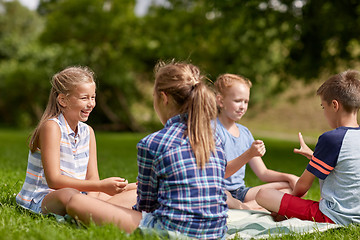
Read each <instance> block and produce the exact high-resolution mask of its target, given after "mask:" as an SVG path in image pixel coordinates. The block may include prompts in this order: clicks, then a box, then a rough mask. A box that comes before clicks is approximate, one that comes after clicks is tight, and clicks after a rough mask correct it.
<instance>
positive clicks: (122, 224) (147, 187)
mask: <svg viewBox="0 0 360 240" xmlns="http://www.w3.org/2000/svg"><path fill="white" fill-rule="evenodd" d="M153 96H154V102H153V104H154V109H155V111H156V113H157V115H158V117H159V119H160V121H161V122H162V123H163V124H164V128H163V129H161V130H160V131H158V132H155V133H152V134H150V135H148V136H147V137H145V138H144V139H142V140H141V141H140V142H139V143H138V145H137V148H138V157H137V161H138V167H139V171H138V188H137V194H138V196H137V203H136V204H135V206H134V207H133V210H130V209H126V208H123V207H119V206H114V205H111V204H108V203H106V202H102V206H101V207H99V208H96V209H94V208H79V206H81V204H79V203H81V202H85V201H92V202H93V203H94V204H98V202H99V200H97V199H95V198H91V199H90V198H89V197H87V196H85V195H81V194H78V195H76V196H74V197H72V199H71V201H70V203H69V208H68V212H69V214H70V215H72V216H73V217H76V218H78V219H80V220H82V221H83V222H85V223H88V222H89V221H90V219H92V220H93V221H94V222H95V223H97V224H103V223H114V224H116V225H117V226H118V227H119V228H120V229H123V230H125V231H127V232H133V231H134V230H135V229H136V228H140V229H141V230H142V231H145V232H146V231H148V230H153V229H155V231H156V230H158V233H165V234H166V235H167V236H169V235H170V236H172V235H175V236H177V237H179V236H182V235H185V236H187V237H191V238H200V239H221V238H223V237H224V235H225V232H226V217H227V214H226V211H227V205H226V194H225V185H224V174H225V167H226V160H225V155H224V151H223V150H222V148H221V145H220V142H219V141H218V140H216V139H215V138H214V133H213V127H212V121H213V120H215V119H216V115H217V108H216V100H215V94H214V93H213V92H212V91H211V90H210V89H209V88H208V86H207V85H206V83H205V82H204V77H203V76H202V75H201V74H200V71H199V69H198V68H197V67H196V66H194V65H192V64H186V63H178V62H171V63H168V64H165V63H163V62H161V63H158V64H157V65H156V67H155V86H154V93H153ZM88 203H89V204H88V205H91V203H90V202H88ZM98 206H99V205H98Z"/></svg>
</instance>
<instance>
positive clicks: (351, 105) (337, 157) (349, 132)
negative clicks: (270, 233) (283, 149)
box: [256, 70, 360, 226]
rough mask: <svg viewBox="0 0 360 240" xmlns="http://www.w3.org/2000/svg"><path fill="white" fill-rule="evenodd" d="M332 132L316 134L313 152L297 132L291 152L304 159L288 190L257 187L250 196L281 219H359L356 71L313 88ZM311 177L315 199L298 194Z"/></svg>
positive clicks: (359, 81)
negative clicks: (316, 182)
mask: <svg viewBox="0 0 360 240" xmlns="http://www.w3.org/2000/svg"><path fill="white" fill-rule="evenodd" d="M317 95H319V96H320V98H321V106H322V108H323V110H324V115H325V118H326V119H327V121H328V124H329V125H330V127H331V128H334V129H333V130H332V131H329V132H325V133H324V134H322V135H321V136H320V137H319V139H318V142H317V144H316V147H315V151H314V152H313V151H312V150H311V149H310V148H309V147H308V146H307V145H306V144H305V142H304V140H303V138H302V136H301V134H299V139H300V146H301V148H300V149H295V150H294V152H295V153H299V154H302V155H304V156H306V157H307V158H309V159H310V162H309V164H308V165H307V167H306V169H305V170H304V172H303V174H302V175H301V177H300V179H299V180H298V181H297V183H296V185H295V188H294V190H293V191H292V192H291V193H290V194H286V193H283V192H280V191H278V190H276V189H261V190H260V191H259V192H258V194H257V196H256V201H257V202H258V203H259V204H260V205H261V206H263V207H264V208H266V209H268V210H269V211H272V212H274V213H277V214H279V215H281V216H285V217H287V218H291V217H296V218H299V219H303V220H311V221H316V222H328V223H337V224H341V225H345V226H346V225H349V224H351V223H360V205H359V202H360V142H359V139H360V128H359V124H358V122H357V114H358V110H359V108H360V73H359V72H358V71H354V70H348V71H345V72H342V73H340V74H336V75H334V76H332V77H330V78H329V79H328V80H327V81H325V82H324V83H323V84H322V85H321V86H320V88H319V89H318V90H317ZM315 178H319V180H320V192H321V200H320V201H312V200H306V199H303V198H301V197H302V196H303V195H304V194H305V193H306V192H307V191H308V190H309V189H310V187H311V185H312V183H313V181H314V180H315Z"/></svg>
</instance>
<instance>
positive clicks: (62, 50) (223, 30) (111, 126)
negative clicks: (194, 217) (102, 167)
mask: <svg viewBox="0 0 360 240" xmlns="http://www.w3.org/2000/svg"><path fill="white" fill-rule="evenodd" d="M149 1H151V0H149ZM152 3H153V4H151V5H150V8H149V9H148V11H147V12H146V14H145V15H141V16H139V15H136V14H135V11H134V9H135V5H136V1H135V0H76V1H73V0H40V4H39V6H38V8H37V10H36V11H32V10H29V9H27V8H25V7H24V6H22V5H21V4H20V3H19V2H18V1H17V0H14V1H5V0H0V95H1V97H0V116H1V117H0V125H1V126H10V127H22V128H27V127H32V126H34V125H35V124H36V123H37V122H38V119H39V118H40V116H41V114H42V111H43V109H44V108H45V105H46V103H47V98H48V93H49V89H50V84H49V80H50V78H51V76H52V75H53V74H54V73H56V72H58V71H60V70H62V69H63V68H65V67H66V66H69V65H86V66H89V67H90V68H91V69H93V70H94V71H95V73H96V79H97V86H98V89H97V106H96V108H95V110H94V112H93V113H92V116H91V118H90V120H89V123H90V124H91V125H93V126H94V127H95V128H97V129H104V130H116V131H142V130H150V129H152V128H154V127H157V126H158V124H159V123H158V120H157V118H156V116H155V115H154V111H153V110H152V84H153V67H154V65H155V64H156V62H157V61H158V60H159V59H162V60H171V59H176V60H179V61H182V60H183V61H190V62H192V63H193V64H195V65H198V66H199V67H200V68H201V69H202V70H203V72H204V73H206V76H207V77H208V78H209V79H210V80H212V81H214V80H215V79H216V77H217V76H218V75H219V74H221V73H225V72H231V73H235V74H240V75H244V76H246V77H247V78H249V79H251V81H252V82H253V84H254V87H253V90H252V100H251V101H252V102H251V103H252V104H259V105H261V104H266V102H267V101H268V99H269V98H270V96H273V95H274V94H276V93H279V92H281V91H283V90H285V89H286V88H287V87H288V86H289V84H290V83H291V81H302V82H304V83H311V82H312V81H314V79H317V78H318V77H319V76H321V75H322V74H324V73H326V74H334V73H336V72H338V71H343V70H345V69H344V66H345V67H346V69H347V68H356V67H357V66H358V60H359V59H360V39H359V37H360V3H359V2H358V1H357V0H333V1H326V0H248V1H241V0H221V1H218V0H164V1H162V4H156V2H152Z"/></svg>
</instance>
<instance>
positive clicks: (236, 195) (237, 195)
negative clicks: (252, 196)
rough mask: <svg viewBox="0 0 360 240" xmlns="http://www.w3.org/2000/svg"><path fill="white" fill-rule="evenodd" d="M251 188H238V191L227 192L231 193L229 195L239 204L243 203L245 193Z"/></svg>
mask: <svg viewBox="0 0 360 240" xmlns="http://www.w3.org/2000/svg"><path fill="white" fill-rule="evenodd" d="M250 188H251V187H245V186H243V187H239V188H238V189H235V190H232V191H229V192H230V193H231V195H232V196H233V197H234V198H236V199H239V200H240V201H241V202H244V200H245V196H246V194H247V192H248V191H249V189H250Z"/></svg>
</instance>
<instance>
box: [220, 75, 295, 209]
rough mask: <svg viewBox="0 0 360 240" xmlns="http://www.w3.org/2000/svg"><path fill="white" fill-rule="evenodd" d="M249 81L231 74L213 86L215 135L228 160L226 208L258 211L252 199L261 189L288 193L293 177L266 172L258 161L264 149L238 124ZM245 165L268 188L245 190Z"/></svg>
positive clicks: (246, 105)
mask: <svg viewBox="0 0 360 240" xmlns="http://www.w3.org/2000/svg"><path fill="white" fill-rule="evenodd" d="M251 86H252V84H251V82H250V80H249V79H247V78H244V77H242V76H239V75H235V74H229V73H227V74H223V75H220V76H219V77H218V78H217V80H216V82H215V89H216V101H217V105H218V109H219V113H218V117H217V121H216V132H217V134H218V135H219V136H220V138H221V140H222V142H223V146H224V149H225V152H226V157H227V160H228V166H227V173H229V174H226V176H225V177H226V180H225V183H226V189H227V190H228V192H227V195H228V201H227V203H228V205H229V208H245V209H249V208H250V209H261V207H260V206H259V205H258V204H257V203H256V202H255V196H256V194H257V192H258V191H259V190H260V189H261V188H274V189H278V190H282V191H284V192H290V191H291V190H292V189H293V188H294V186H295V183H296V181H297V179H298V177H297V176H295V175H292V174H287V173H281V172H277V171H273V170H270V169H268V168H267V167H266V166H265V164H264V162H263V160H262V159H261V157H262V156H263V155H264V154H265V151H266V149H265V145H264V143H263V142H262V141H261V140H254V138H253V136H252V134H251V132H250V131H249V129H247V128H246V127H245V126H243V125H241V124H238V123H237V121H239V120H240V119H241V118H242V117H243V116H244V114H245V113H246V111H247V109H248V103H249V99H250V88H251ZM246 163H248V164H249V166H250V167H251V169H252V170H253V171H254V173H255V175H256V176H257V177H258V178H259V179H260V180H261V181H263V182H268V184H264V185H260V186H256V187H251V188H250V187H247V186H245V181H244V178H245V164H246Z"/></svg>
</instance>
